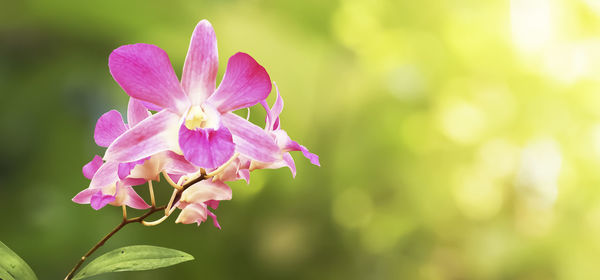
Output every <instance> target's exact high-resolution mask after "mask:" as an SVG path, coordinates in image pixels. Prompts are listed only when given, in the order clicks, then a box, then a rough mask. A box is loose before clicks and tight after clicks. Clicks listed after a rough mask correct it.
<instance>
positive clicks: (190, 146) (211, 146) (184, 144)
mask: <svg viewBox="0 0 600 280" xmlns="http://www.w3.org/2000/svg"><path fill="white" fill-rule="evenodd" d="M179 147H180V148H181V151H183V155H184V156H185V159H187V160H188V161H190V162H191V163H193V164H195V165H197V166H199V167H203V168H207V169H210V168H217V167H219V166H220V165H221V164H223V163H225V162H227V160H229V158H231V156H233V152H234V150H235V145H234V144H233V139H232V136H231V132H229V130H228V129H227V128H225V127H220V128H219V129H211V128H204V129H203V128H200V129H194V130H190V129H188V128H187V127H186V126H185V124H182V125H181V128H180V129H179Z"/></svg>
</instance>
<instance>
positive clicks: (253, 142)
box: [221, 113, 281, 162]
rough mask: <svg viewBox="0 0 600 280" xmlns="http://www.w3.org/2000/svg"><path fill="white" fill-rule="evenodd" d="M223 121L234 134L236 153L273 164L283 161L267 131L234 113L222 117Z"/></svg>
mask: <svg viewBox="0 0 600 280" xmlns="http://www.w3.org/2000/svg"><path fill="white" fill-rule="evenodd" d="M221 121H222V122H223V124H224V125H225V127H227V128H228V129H229V130H230V131H231V134H233V142H234V143H235V147H236V151H238V152H239V153H240V154H243V155H245V156H247V157H249V158H251V159H253V160H258V161H262V162H273V161H276V160H278V159H281V152H280V150H279V147H278V146H277V144H275V141H274V140H273V138H271V136H269V134H267V132H266V131H264V130H263V129H261V128H260V127H258V126H256V125H254V124H252V123H250V122H248V121H247V120H245V119H243V118H241V117H240V116H238V115H236V114H234V113H227V114H224V115H222V116H221Z"/></svg>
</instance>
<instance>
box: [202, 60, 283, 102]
mask: <svg viewBox="0 0 600 280" xmlns="http://www.w3.org/2000/svg"><path fill="white" fill-rule="evenodd" d="M270 92H271V78H269V74H267V71H266V70H265V68H264V67H262V66H260V64H258V62H256V60H254V58H252V57H251V56H249V55H248V54H245V53H236V54H234V55H233V56H232V57H231V58H229V61H228V62H227V69H226V70H225V76H223V81H222V82H221V84H220V85H219V88H218V89H217V90H216V91H215V93H214V94H213V95H211V96H210V97H209V98H208V102H209V103H210V104H212V105H213V106H215V107H216V108H217V109H218V110H219V112H221V113H225V112H229V111H233V110H236V109H241V108H246V107H250V106H253V105H255V104H257V103H258V102H260V101H261V100H264V99H265V98H267V96H269V93H270Z"/></svg>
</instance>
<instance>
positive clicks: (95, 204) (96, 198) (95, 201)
mask: <svg viewBox="0 0 600 280" xmlns="http://www.w3.org/2000/svg"><path fill="white" fill-rule="evenodd" d="M113 201H115V196H114V195H107V194H103V193H102V191H101V190H98V192H96V193H95V194H94V195H92V197H91V198H90V206H92V208H94V210H100V208H102V207H104V206H106V205H107V204H109V203H111V202H113Z"/></svg>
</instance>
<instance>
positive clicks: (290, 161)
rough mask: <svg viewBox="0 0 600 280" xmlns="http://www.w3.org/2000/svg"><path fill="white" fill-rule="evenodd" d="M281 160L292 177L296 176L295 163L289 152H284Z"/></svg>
mask: <svg viewBox="0 0 600 280" xmlns="http://www.w3.org/2000/svg"><path fill="white" fill-rule="evenodd" d="M283 162H284V163H285V165H286V166H287V167H288V168H289V169H290V171H291V172H292V177H293V178H296V163H295V162H294V158H292V155H290V153H285V154H284V155H283Z"/></svg>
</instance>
